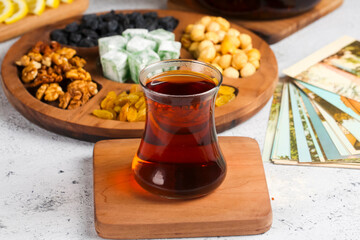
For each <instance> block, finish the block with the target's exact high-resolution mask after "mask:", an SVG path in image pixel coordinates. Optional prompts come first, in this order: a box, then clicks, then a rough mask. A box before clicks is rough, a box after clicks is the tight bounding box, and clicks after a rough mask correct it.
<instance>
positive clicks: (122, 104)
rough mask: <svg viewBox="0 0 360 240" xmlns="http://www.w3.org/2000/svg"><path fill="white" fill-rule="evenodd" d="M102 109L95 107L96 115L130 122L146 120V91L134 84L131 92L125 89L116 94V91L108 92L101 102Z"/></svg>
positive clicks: (94, 113)
mask: <svg viewBox="0 0 360 240" xmlns="http://www.w3.org/2000/svg"><path fill="white" fill-rule="evenodd" d="M100 108H101V109H95V110H94V111H93V112H92V113H93V115H95V116H96V117H99V118H103V119H110V120H111V119H112V120H116V119H117V120H120V121H128V122H137V121H145V116H146V103H145V96H144V93H143V92H142V91H141V90H140V86H139V85H136V84H134V85H133V86H132V87H131V89H130V93H129V94H128V93H126V92H125V91H123V92H121V93H120V94H119V95H116V93H115V92H114V91H110V92H108V94H107V95H106V97H105V98H104V99H103V100H102V101H101V103H100Z"/></svg>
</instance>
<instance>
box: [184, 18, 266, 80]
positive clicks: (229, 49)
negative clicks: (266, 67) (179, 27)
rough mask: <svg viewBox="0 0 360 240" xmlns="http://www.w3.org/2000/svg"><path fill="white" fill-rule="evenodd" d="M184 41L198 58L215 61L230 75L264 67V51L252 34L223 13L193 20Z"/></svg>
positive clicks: (210, 61)
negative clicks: (255, 45) (230, 21)
mask: <svg viewBox="0 0 360 240" xmlns="http://www.w3.org/2000/svg"><path fill="white" fill-rule="evenodd" d="M181 43H182V46H183V47H185V48H186V49H188V50H189V52H190V53H191V54H192V55H193V56H194V57H195V58H196V59H197V60H199V61H203V62H207V63H211V64H212V65H214V66H215V67H216V68H217V69H219V70H220V72H221V73H222V74H223V75H224V76H226V77H231V78H238V77H248V76H251V75H253V74H254V73H255V72H256V69H258V68H259V67H260V51H259V50H258V49H256V48H253V46H252V39H251V37H250V36H249V35H248V34H245V33H240V32H239V31H238V30H236V29H234V28H230V23H229V22H228V21H227V20H226V19H224V18H222V17H210V16H205V17H202V18H201V19H200V21H198V22H196V23H195V24H189V25H188V26H187V27H186V28H185V33H184V34H183V35H182V37H181Z"/></svg>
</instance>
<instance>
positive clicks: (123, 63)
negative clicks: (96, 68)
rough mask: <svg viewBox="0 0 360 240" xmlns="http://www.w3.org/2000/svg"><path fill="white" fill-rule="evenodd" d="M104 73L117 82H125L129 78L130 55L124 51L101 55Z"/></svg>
mask: <svg viewBox="0 0 360 240" xmlns="http://www.w3.org/2000/svg"><path fill="white" fill-rule="evenodd" d="M100 60H101V65H102V69H103V74H104V76H105V77H106V78H108V79H111V80H113V81H116V82H122V83H123V82H125V81H126V80H127V78H128V72H129V69H128V63H127V62H128V55H127V54H126V53H125V52H123V51H117V52H115V51H111V52H107V53H105V54H104V55H102V56H101V59H100Z"/></svg>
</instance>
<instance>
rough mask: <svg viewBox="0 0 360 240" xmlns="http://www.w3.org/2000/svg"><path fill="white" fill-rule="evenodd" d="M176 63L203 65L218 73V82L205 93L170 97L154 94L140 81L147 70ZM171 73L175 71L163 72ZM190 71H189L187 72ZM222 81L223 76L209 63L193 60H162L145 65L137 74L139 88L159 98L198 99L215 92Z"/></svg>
mask: <svg viewBox="0 0 360 240" xmlns="http://www.w3.org/2000/svg"><path fill="white" fill-rule="evenodd" d="M177 62H188V63H195V64H199V65H203V66H205V67H208V68H211V69H212V70H214V71H215V72H216V73H218V75H219V79H217V80H218V83H217V84H216V85H215V87H213V88H211V89H210V90H207V91H205V92H202V93H196V94H186V95H171V94H166V93H159V92H156V91H154V90H151V89H149V88H148V87H146V86H145V85H144V83H143V81H141V79H142V78H143V77H145V76H144V74H145V73H146V71H147V70H148V69H149V68H153V67H156V66H157V65H161V64H163V63H177ZM171 71H176V70H170V71H165V72H171ZM189 71H191V70H189ZM222 81H223V76H222V74H221V72H220V71H219V69H217V68H216V67H214V66H213V65H211V64H210V63H206V62H201V61H197V60H194V59H168V60H162V61H158V62H154V63H151V64H149V65H147V66H146V67H144V68H143V69H142V70H141V71H140V74H139V82H140V86H141V87H142V88H143V89H144V90H146V91H148V92H150V93H152V94H156V95H159V96H164V97H165V96H170V97H173V98H187V97H198V96H203V95H207V94H210V93H211V92H214V91H217V89H218V88H219V87H220V85H221V84H222Z"/></svg>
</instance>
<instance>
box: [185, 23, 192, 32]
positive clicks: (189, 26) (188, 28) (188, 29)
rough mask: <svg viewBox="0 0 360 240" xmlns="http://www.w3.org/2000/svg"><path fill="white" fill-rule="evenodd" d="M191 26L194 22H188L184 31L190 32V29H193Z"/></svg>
mask: <svg viewBox="0 0 360 240" xmlns="http://www.w3.org/2000/svg"><path fill="white" fill-rule="evenodd" d="M193 27H194V24H189V25H187V26H186V28H185V33H189V34H190V33H191V30H192V29H193Z"/></svg>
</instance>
